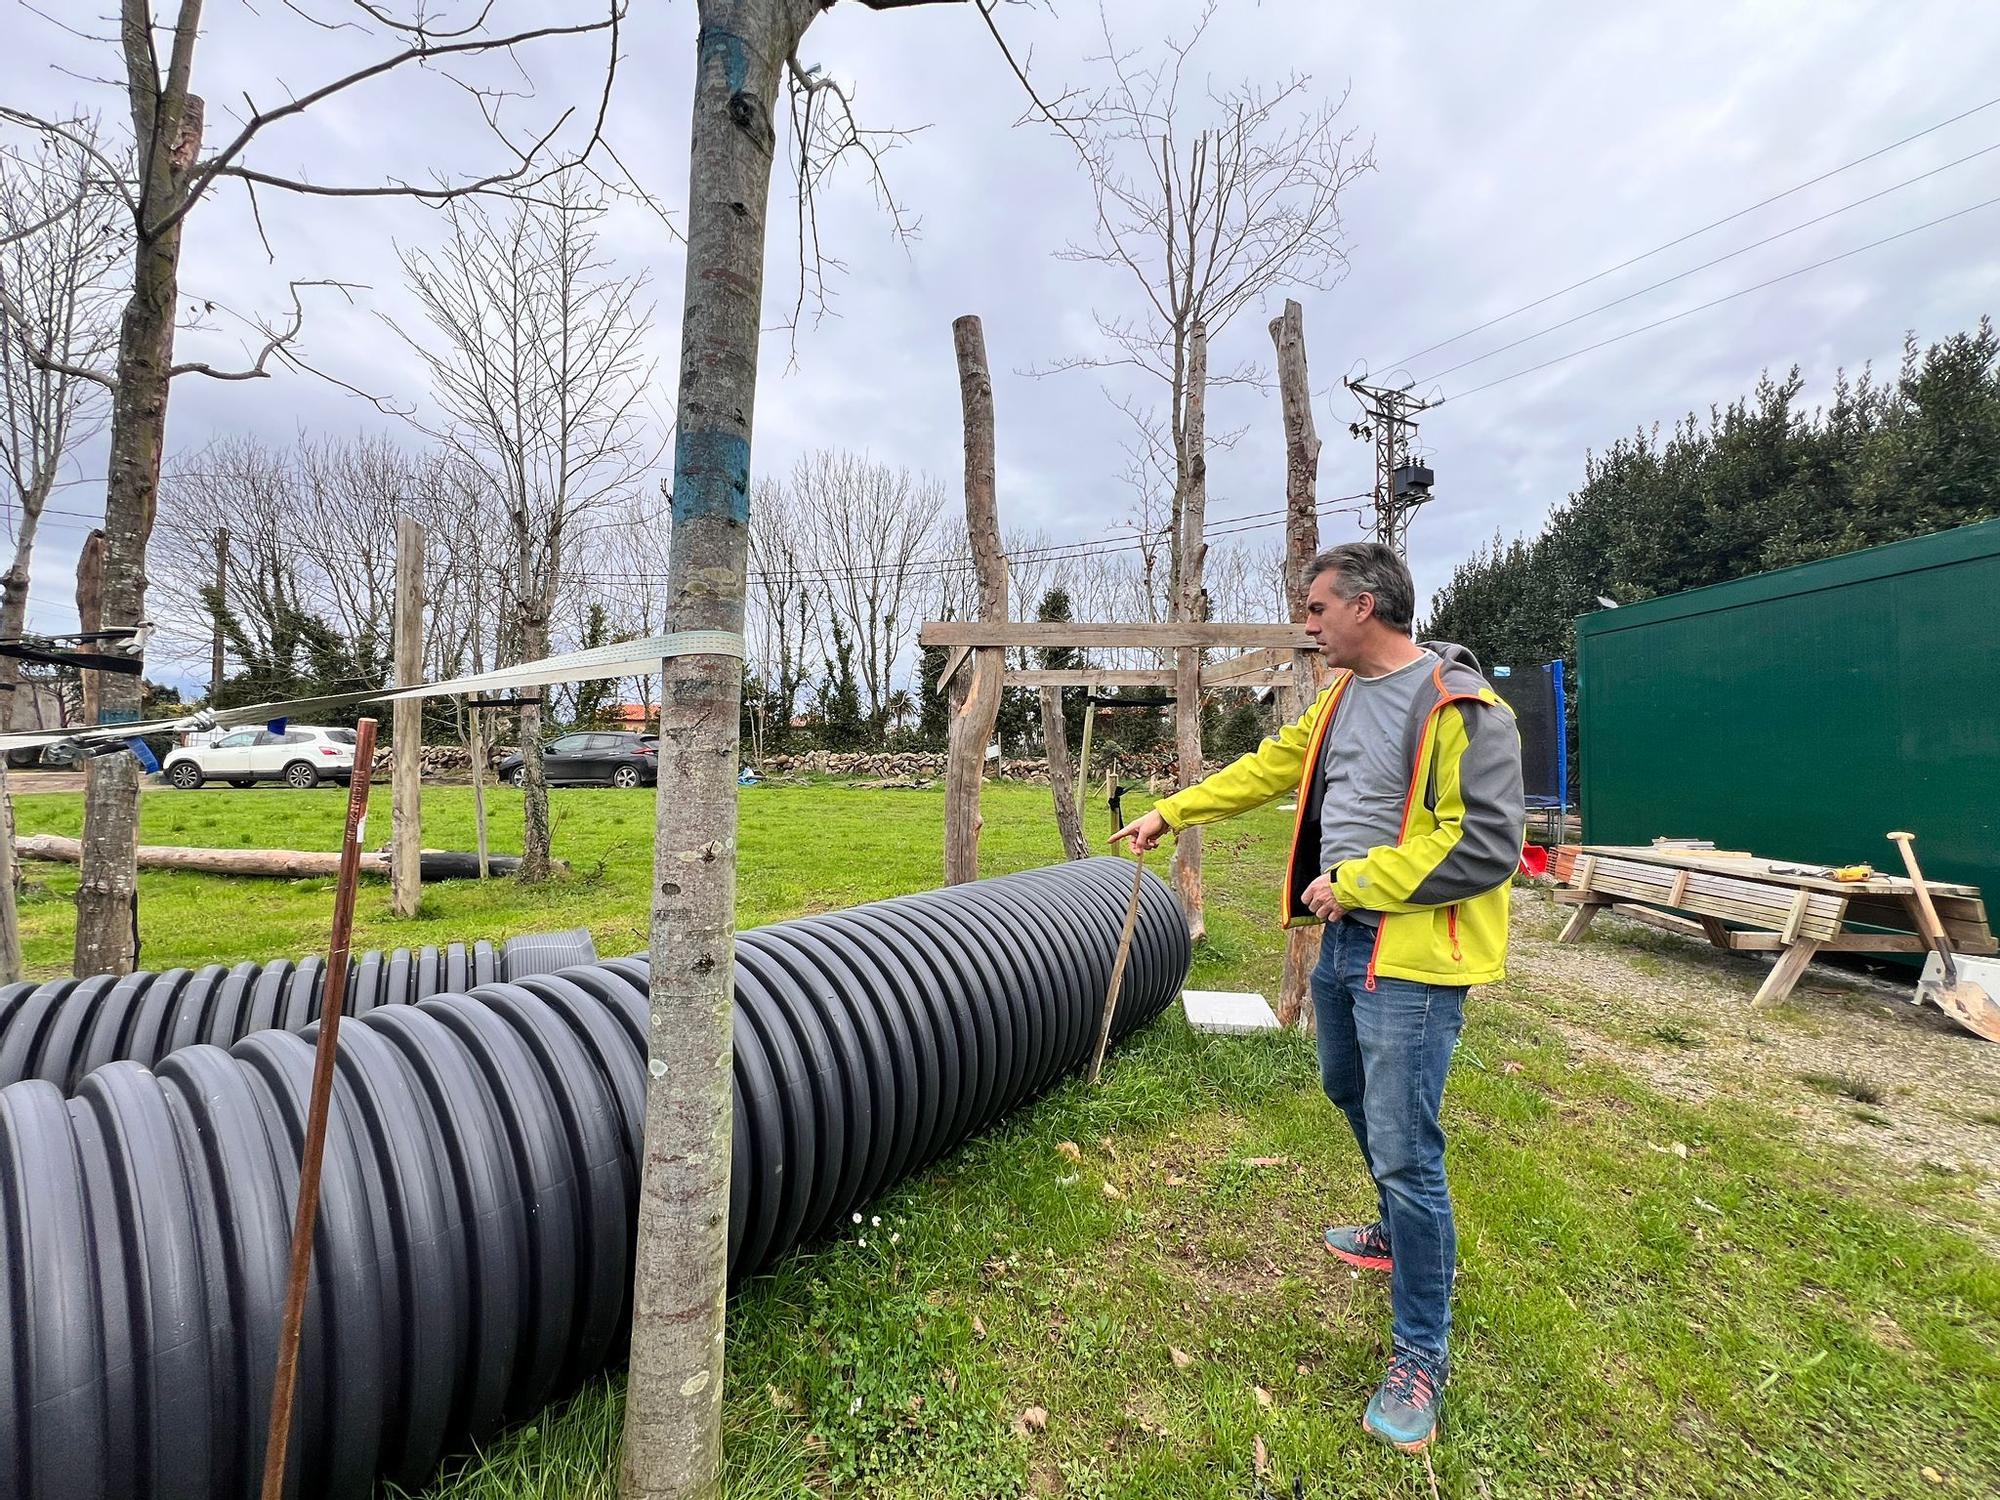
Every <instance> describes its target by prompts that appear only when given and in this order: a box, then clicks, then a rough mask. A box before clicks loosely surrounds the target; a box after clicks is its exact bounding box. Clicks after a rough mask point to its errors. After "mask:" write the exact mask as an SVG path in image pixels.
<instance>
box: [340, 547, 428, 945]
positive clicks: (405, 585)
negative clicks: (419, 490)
mask: <svg viewBox="0 0 2000 1500" xmlns="http://www.w3.org/2000/svg"><path fill="white" fill-rule="evenodd" d="M395 638H396V685H397V686H398V687H414V686H416V684H417V683H419V682H421V681H422V680H423V675H424V528H423V527H422V526H420V525H418V524H417V522H415V521H413V520H411V519H410V517H408V516H398V517H396V630H395ZM393 712H394V718H393V721H392V726H391V727H392V728H393V729H394V730H395V734H396V760H395V768H394V771H393V772H392V775H393V777H394V785H393V786H392V788H391V792H390V806H391V814H390V819H391V832H392V833H393V835H394V845H393V848H392V850H391V852H390V857H389V879H390V883H391V887H392V893H391V896H390V901H389V909H390V910H391V911H393V912H394V913H395V914H396V915H397V916H399V917H414V916H415V915H416V914H417V902H418V901H419V900H420V899H421V898H422V896H423V889H424V887H423V850H424V818H423V768H424V760H423V756H424V701H423V699H421V698H398V699H397V700H396V702H395V705H394V711H393ZM354 769H355V774H356V775H357V776H359V775H365V774H366V773H367V770H368V765H367V763H366V762H363V761H362V760H361V759H360V758H359V757H358V756H357V757H356V759H355V762H354Z"/></svg>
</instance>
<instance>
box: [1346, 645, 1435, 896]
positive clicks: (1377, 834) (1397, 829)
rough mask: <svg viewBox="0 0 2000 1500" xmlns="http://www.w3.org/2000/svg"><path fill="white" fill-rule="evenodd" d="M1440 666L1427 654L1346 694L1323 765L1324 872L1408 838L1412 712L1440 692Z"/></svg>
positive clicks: (1355, 684)
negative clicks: (1436, 677)
mask: <svg viewBox="0 0 2000 1500" xmlns="http://www.w3.org/2000/svg"><path fill="white" fill-rule="evenodd" d="M1437 665H1438V658H1437V654H1436V653H1435V652H1432V651H1426V652H1424V653H1423V654H1422V655H1421V656H1419V657H1418V658H1417V659H1416V660H1415V661H1413V662H1411V663H1410V664H1409V665H1408V666H1403V667H1398V668H1397V669H1396V670H1395V671H1393V672H1386V673H1384V674H1383V675H1382V676H1380V677H1356V678H1355V679H1354V680H1353V681H1352V682H1350V683H1349V684H1348V685H1347V691H1346V692H1345V693H1343V694H1342V695H1341V699H1340V705H1339V707H1338V708H1337V709H1336V710H1335V711H1334V718H1333V725H1332V727H1331V728H1330V729H1328V730H1327V743H1326V751H1325V756H1324V758H1323V759H1322V760H1321V762H1320V764H1321V767H1322V774H1323V775H1324V776H1325V778H1326V787H1325V794H1324V796H1323V798H1322V800H1321V802H1320V808H1319V856H1320V857H1319V863H1320V870H1321V872H1322V873H1324V872H1326V871H1328V870H1331V869H1333V868H1334V867H1335V866H1337V865H1338V864H1340V862H1341V861H1342V860H1347V859H1359V858H1360V857H1361V856H1362V855H1364V854H1366V853H1367V852H1368V851H1369V850H1370V849H1373V848H1376V847H1377V846H1379V845H1382V844H1393V843H1395V842H1396V841H1397V839H1398V838H1399V837H1400V836H1401V834H1402V831H1403V803H1404V801H1405V799H1406V798H1407V797H1408V796H1409V791H1410V768H1409V766H1408V765H1406V764H1405V763H1404V759H1403V749H1404V741H1405V738H1406V731H1407V729H1408V727H1409V722H1410V710H1411V708H1412V707H1413V706H1414V705H1415V703H1416V701H1417V699H1418V697H1419V696H1428V695H1431V694H1434V693H1435V692H1436V688H1435V687H1433V686H1432V684H1431V673H1432V672H1434V671H1435V670H1436V669H1437ZM1354 915H1355V916H1356V917H1358V918H1359V919H1360V920H1362V921H1364V922H1368V923H1371V924H1372V923H1375V922H1379V921H1380V920H1381V914H1380V913H1379V912H1371V911H1362V912H1355V913H1354Z"/></svg>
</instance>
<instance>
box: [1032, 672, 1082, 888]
mask: <svg viewBox="0 0 2000 1500" xmlns="http://www.w3.org/2000/svg"><path fill="white" fill-rule="evenodd" d="M1042 743H1043V745H1044V746H1045V747H1046V749H1047V751H1048V759H1049V793H1050V795H1051V796H1053V797H1054V798H1055V799H1056V827H1057V828H1059V829H1061V830H1062V841H1063V853H1064V854H1065V855H1066V856H1067V857H1068V858H1070V859H1088V858H1089V857H1090V846H1089V845H1088V844H1087V843H1085V842H1084V837H1083V816H1082V814H1081V813H1079V812H1078V811H1077V805H1076V779H1075V777H1074V776H1073V775H1072V774H1071V772H1070V764H1069V721H1068V720H1067V719H1065V718H1064V717H1063V708H1062V689H1061V688H1043V689H1042Z"/></svg>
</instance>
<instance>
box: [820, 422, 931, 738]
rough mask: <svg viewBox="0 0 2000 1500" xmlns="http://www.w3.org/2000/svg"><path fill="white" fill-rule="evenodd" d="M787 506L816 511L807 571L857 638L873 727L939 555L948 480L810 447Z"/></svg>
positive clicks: (884, 710)
mask: <svg viewBox="0 0 2000 1500" xmlns="http://www.w3.org/2000/svg"><path fill="white" fill-rule="evenodd" d="M790 490H791V494H790V497H789V504H790V509H791V514H792V515H793V516H795V517H811V519H812V527H813V529H812V532H811V533H810V534H811V537H812V541H813V544H814V545H813V555H812V556H811V557H810V559H809V562H808V571H811V572H816V573H818V574H819V575H820V578H821V581H822V582H823V584H824V586H825V588H826V592H827V598H828V602H829V605H830V607H831V609H832V611H833V613H834V614H835V615H836V616H837V617H838V618H839V619H841V620H842V621H844V622H845V623H846V626H847V634H848V635H849V637H850V638H851V639H852V640H853V642H854V648H855V657H856V661H855V665H856V667H857V668H858V676H859V678H860V686H861V688H862V691H863V692H864V693H865V694H866V695H867V701H866V703H865V704H864V706H863V711H864V713H865V714H866V715H867V718H868V722H869V723H870V724H871V725H872V726H874V727H875V728H876V729H877V730H880V729H882V728H883V727H884V725H885V724H886V722H887V717H888V702H889V695H890V694H891V693H892V692H893V691H894V684H893V683H892V682H891V680H890V678H891V675H892V673H893V672H894V670H895V666H896V662H897V659H898V658H899V657H900V656H901V655H902V654H903V651H904V649H905V648H906V647H907V646H908V645H909V643H910V642H911V640H912V639H914V637H915V635H916V627H917V625H918V623H919V621H918V620H917V618H916V616H917V606H918V603H919V601H920V599H921V597H922V596H921V590H920V588H919V580H920V578H921V576H922V574H923V573H924V572H925V571H926V570H927V568H929V567H933V566H935V559H933V558H931V557H930V556H928V554H929V553H930V552H931V551H932V549H933V548H934V547H935V546H936V545H937V543H938V539H939V537H940V535H941V532H940V524H941V521H942V518H943V512H944V486H943V485H941V484H940V483H939V482H938V481H937V480H935V479H933V478H931V477H929V476H928V475H917V476H912V475H911V473H910V471H909V470H908V469H892V468H890V467H889V466H888V465H887V464H881V463H876V462H875V461H874V460H872V459H870V458H868V457H866V456H865V455H863V454H859V453H851V452H847V451H844V450H839V449H823V450H821V451H819V452H816V453H809V454H807V455H806V456H805V457H803V458H801V459H800V460H799V461H798V462H797V464H795V465H794V466H793V468H792V477H791V482H790Z"/></svg>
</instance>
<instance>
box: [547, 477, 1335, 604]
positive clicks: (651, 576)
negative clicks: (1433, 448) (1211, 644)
mask: <svg viewBox="0 0 2000 1500" xmlns="http://www.w3.org/2000/svg"><path fill="white" fill-rule="evenodd" d="M1370 493H1372V492H1364V493H1360V494H1354V495H1343V496H1339V497H1337V498H1336V499H1334V500H1327V501H1322V502H1321V503H1320V508H1319V509H1318V511H1317V514H1318V516H1319V518H1320V519H1321V520H1326V519H1328V518H1330V517H1333V516H1337V515H1353V516H1356V517H1359V516H1360V515H1361V514H1362V510H1361V507H1360V506H1358V505H1352V504H1347V503H1345V502H1348V501H1357V500H1366V499H1368V498H1370ZM1232 519H1239V520H1241V519H1243V518H1241V517H1237V518H1232ZM1283 524H1284V517H1283V516H1282V515H1279V516H1278V517H1276V518H1275V519H1272V520H1265V521H1258V520H1246V521H1245V522H1244V524H1242V525H1238V526H1211V527H1206V528H1204V530H1203V536H1204V537H1218V536H1236V535H1240V534H1242V533H1244V532H1249V531H1266V530H1269V529H1270V528H1271V527H1273V526H1282V525H1283ZM1134 535H1135V540H1133V541H1130V542H1125V543H1120V544H1116V545H1113V544H1110V543H1106V542H1100V541H1091V542H1075V543H1066V544H1064V545H1063V546H1062V547H1060V548H1049V549H1045V550H1041V551H1035V552H1023V553H1009V554H1008V561H1009V562H1013V563H1019V562H1023V561H1030V562H1044V561H1067V560H1070V559H1073V558H1080V557H1089V556H1099V555H1103V554H1107V553H1110V554H1117V553H1125V552H1137V551H1141V550H1143V548H1144V545H1145V544H1144V543H1143V542H1141V541H1139V540H1137V539H1136V534H1134ZM1147 535H1153V533H1150V532H1149V533H1147ZM976 567H977V564H976V563H975V562H974V561H973V559H972V558H971V557H970V556H969V555H960V556H954V557H944V558H938V559H933V560H929V561H927V562H926V564H925V566H923V567H921V568H916V569H913V570H912V571H910V572H908V573H906V574H905V575H904V576H905V577H907V578H910V579H913V580H915V579H921V578H936V577H951V576H955V575H959V574H964V573H970V572H972V571H974V570H975V569H976ZM885 571H888V570H885V569H876V570H868V569H858V570H852V571H844V572H843V571H840V570H827V571H823V572H818V573H752V574H750V575H748V576H749V577H751V578H753V579H758V580H765V579H782V580H788V581H793V582H800V583H810V582H817V581H826V580H830V579H836V578H862V577H871V576H876V575H877V574H879V573H882V572H885ZM564 576H565V577H566V578H568V579H569V580H570V581H571V582H575V583H645V584H650V583H660V582H664V581H665V579H666V577H667V575H666V574H665V573H654V572H643V571H641V572H626V571H613V570H610V569H594V570H586V571H578V572H572V573H568V574H565V575H564Z"/></svg>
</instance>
